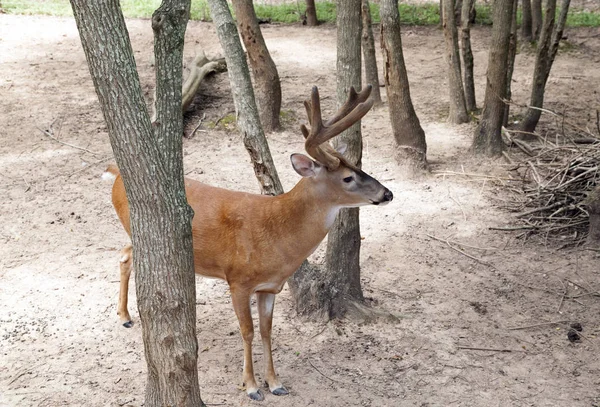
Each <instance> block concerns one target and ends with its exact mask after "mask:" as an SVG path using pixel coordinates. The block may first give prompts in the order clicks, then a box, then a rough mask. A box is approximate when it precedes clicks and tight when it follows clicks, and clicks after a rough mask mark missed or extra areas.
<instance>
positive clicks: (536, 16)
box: [531, 0, 544, 41]
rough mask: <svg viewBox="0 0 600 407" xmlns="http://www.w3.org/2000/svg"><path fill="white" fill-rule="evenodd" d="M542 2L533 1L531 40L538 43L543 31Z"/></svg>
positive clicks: (540, 0) (538, 0)
mask: <svg viewBox="0 0 600 407" xmlns="http://www.w3.org/2000/svg"><path fill="white" fill-rule="evenodd" d="M543 21H544V20H543V17H542V0H531V40H532V41H537V40H538V39H539V38H540V33H541V31H542V23H543Z"/></svg>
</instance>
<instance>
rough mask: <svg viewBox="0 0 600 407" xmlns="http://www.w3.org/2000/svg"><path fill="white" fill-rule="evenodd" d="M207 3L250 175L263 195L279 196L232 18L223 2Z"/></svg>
mask: <svg viewBox="0 0 600 407" xmlns="http://www.w3.org/2000/svg"><path fill="white" fill-rule="evenodd" d="M208 4H209V6H210V12H211V15H212V18H213V21H214V23H215V26H216V28H217V35H218V37H219V42H220V43H221V46H222V47H223V51H224V53H225V60H226V61H227V71H228V73H229V82H230V83H231V91H232V93H233V101H234V104H235V111H236V115H237V125H238V128H239V129H240V132H241V133H242V137H243V141H244V146H245V147H246V150H247V151H248V154H250V158H251V160H252V165H253V166H254V175H256V178H257V179H258V182H259V184H260V188H261V192H262V193H263V194H265V195H279V194H281V193H283V188H282V186H281V182H280V181H279V176H278V175H277V170H276V169H275V165H274V164H273V158H272V157H271V151H270V150H269V145H268V143H267V139H266V137H265V133H264V132H263V129H262V127H261V125H260V119H259V116H258V109H257V107H256V102H255V98H254V91H253V90H252V82H251V81H250V71H249V70H248V64H247V62H246V57H245V55H244V49H243V48H242V44H241V42H240V37H239V36H238V32H237V29H236V26H235V23H234V21H233V17H231V13H230V11H229V7H228V6H227V1H226V0H208Z"/></svg>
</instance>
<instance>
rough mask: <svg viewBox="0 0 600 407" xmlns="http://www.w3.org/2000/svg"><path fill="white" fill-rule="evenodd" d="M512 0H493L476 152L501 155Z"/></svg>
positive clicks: (473, 148)
mask: <svg viewBox="0 0 600 407" xmlns="http://www.w3.org/2000/svg"><path fill="white" fill-rule="evenodd" d="M514 3H515V0H496V1H495V3H494V11H493V19H492V21H493V22H494V26H493V27H492V41H491V44H490V51H489V58H488V69H487V80H486V88H485V99H484V102H483V112H482V114H481V119H480V122H479V126H477V129H476V130H475V138H474V140H473V144H472V146H471V150H472V151H473V152H474V153H476V154H485V155H488V156H497V155H500V154H502V148H503V143H502V138H501V135H500V130H501V128H502V121H503V120H504V100H505V99H506V70H507V66H508V48H509V42H510V30H511V27H512V15H513V7H514Z"/></svg>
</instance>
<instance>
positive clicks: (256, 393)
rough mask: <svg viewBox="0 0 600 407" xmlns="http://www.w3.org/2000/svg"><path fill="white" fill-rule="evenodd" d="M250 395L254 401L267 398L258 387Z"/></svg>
mask: <svg viewBox="0 0 600 407" xmlns="http://www.w3.org/2000/svg"><path fill="white" fill-rule="evenodd" d="M248 397H250V398H251V399H252V400H254V401H263V400H264V399H265V396H263V394H262V392H261V391H260V390H258V389H257V390H256V391H253V392H252V393H248Z"/></svg>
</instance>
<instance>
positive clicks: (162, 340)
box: [71, 0, 204, 407]
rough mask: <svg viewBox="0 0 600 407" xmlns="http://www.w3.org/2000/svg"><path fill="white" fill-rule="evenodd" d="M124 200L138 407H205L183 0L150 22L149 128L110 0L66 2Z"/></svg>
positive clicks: (130, 56) (172, 3) (132, 64)
mask: <svg viewBox="0 0 600 407" xmlns="http://www.w3.org/2000/svg"><path fill="white" fill-rule="evenodd" d="M71 4H72V6H73V12H74V16H75V20H76V22H77V27H78V29H79V33H80V36H81V41H82V44H83V49H84V51H85V54H86V57H87V60H88V64H89V67H90V72H91V76H92V79H93V81H94V85H95V88H96V93H97V95H98V99H99V101H100V106H101V108H102V112H103V113H104V118H105V120H106V123H107V127H108V133H109V137H110V141H111V145H112V148H113V151H114V154H115V158H116V160H117V164H118V166H119V168H120V170H121V174H122V176H123V181H124V182H125V188H126V192H127V198H128V201H129V207H130V214H131V225H132V242H133V247H134V260H133V261H134V268H135V270H136V273H137V278H136V291H137V299H138V309H139V312H140V319H141V324H142V335H143V339H144V349H145V354H146V362H147V365H148V376H147V377H148V381H147V386H146V399H145V405H146V406H166V405H172V406H190V407H191V406H203V405H204V404H203V403H202V400H201V398H200V389H199V386H198V370H197V355H198V343H197V339H196V306H195V303H196V301H195V299H196V292H195V287H196V285H195V275H194V264H193V255H192V229H191V220H192V216H193V212H192V210H191V209H190V207H189V206H188V204H187V202H186V198H185V190H184V183H183V164H182V137H181V135H182V133H183V117H182V114H181V88H182V86H181V85H182V80H181V78H182V55H183V39H184V33H185V28H186V24H187V20H188V16H189V1H163V4H162V6H161V7H160V8H159V9H158V10H156V12H155V13H154V15H153V17H152V28H153V29H154V35H155V46H154V49H155V54H156V77H157V84H156V86H157V96H158V97H157V101H158V103H157V120H156V121H155V122H154V123H152V124H151V123H150V118H149V115H148V110H147V109H146V103H145V101H144V98H143V93H142V90H141V86H140V83H139V77H138V75H137V72H136V67H135V60H134V57H133V51H132V49H131V44H130V42H129V38H128V36H127V28H126V26H125V21H124V19H123V15H122V14H121V11H120V7H119V2H118V1H117V0H112V1H110V0H107V1H103V2H90V1H84V0H71Z"/></svg>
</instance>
